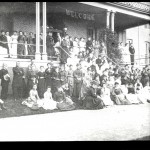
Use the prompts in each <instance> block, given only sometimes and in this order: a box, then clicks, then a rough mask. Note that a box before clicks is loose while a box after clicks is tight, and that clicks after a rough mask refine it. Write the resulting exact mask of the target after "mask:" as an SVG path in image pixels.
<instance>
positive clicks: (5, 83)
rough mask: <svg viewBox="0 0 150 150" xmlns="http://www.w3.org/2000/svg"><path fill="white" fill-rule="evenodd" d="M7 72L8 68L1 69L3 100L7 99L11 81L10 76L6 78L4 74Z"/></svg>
mask: <svg viewBox="0 0 150 150" xmlns="http://www.w3.org/2000/svg"><path fill="white" fill-rule="evenodd" d="M6 74H8V70H6V69H1V70H0V79H1V86H2V90H1V99H2V100H6V99H7V96H8V86H9V83H10V78H9V77H8V78H7V80H5V79H4V76H5V75H6Z"/></svg>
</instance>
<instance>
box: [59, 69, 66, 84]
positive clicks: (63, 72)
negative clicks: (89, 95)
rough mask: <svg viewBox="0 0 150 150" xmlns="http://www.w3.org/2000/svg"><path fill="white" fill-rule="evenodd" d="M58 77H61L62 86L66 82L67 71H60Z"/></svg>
mask: <svg viewBox="0 0 150 150" xmlns="http://www.w3.org/2000/svg"><path fill="white" fill-rule="evenodd" d="M60 79H61V85H62V86H63V85H65V84H66V83H67V72H66V71H65V70H63V71H60Z"/></svg>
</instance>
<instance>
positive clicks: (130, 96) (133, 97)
mask: <svg viewBox="0 0 150 150" xmlns="http://www.w3.org/2000/svg"><path fill="white" fill-rule="evenodd" d="M126 98H127V99H128V101H129V102H130V103H132V104H139V103H140V101H139V99H138V97H137V95H136V94H126Z"/></svg>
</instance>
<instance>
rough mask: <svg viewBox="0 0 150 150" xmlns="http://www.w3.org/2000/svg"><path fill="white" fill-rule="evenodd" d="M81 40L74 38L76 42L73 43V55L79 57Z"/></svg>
mask: <svg viewBox="0 0 150 150" xmlns="http://www.w3.org/2000/svg"><path fill="white" fill-rule="evenodd" d="M79 50H80V49H79V40H78V38H77V37H75V38H74V41H73V54H74V55H78V53H79Z"/></svg>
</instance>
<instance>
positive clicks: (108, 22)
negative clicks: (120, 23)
mask: <svg viewBox="0 0 150 150" xmlns="http://www.w3.org/2000/svg"><path fill="white" fill-rule="evenodd" d="M106 13H107V14H106V28H108V29H109V28H110V21H109V20H110V19H109V18H110V11H109V10H107V12H106Z"/></svg>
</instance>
